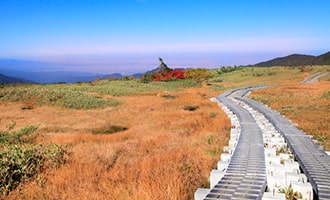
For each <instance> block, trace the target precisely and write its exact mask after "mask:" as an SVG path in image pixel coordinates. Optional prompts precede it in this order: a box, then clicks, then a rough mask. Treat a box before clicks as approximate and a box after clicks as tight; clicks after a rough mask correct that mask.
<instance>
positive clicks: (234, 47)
mask: <svg viewBox="0 0 330 200" xmlns="http://www.w3.org/2000/svg"><path fill="white" fill-rule="evenodd" d="M329 19H330V1H328V0H267V1H265V0H250V1H246V0H231V1H225V0H171V1H169V0H85V1H81V0H69V1H65V0H49V1H43V0H15V1H13V0H0V26H1V33H0V44H1V45H0V59H22V60H34V61H46V62H55V63H62V64H63V63H64V64H68V65H66V66H65V67H63V66H64V65H62V64H61V65H57V68H56V66H54V69H55V68H56V69H57V70H71V71H75V70H80V71H97V72H104V73H109V72H110V73H114V72H119V73H123V72H124V73H133V72H143V71H146V70H150V69H153V68H155V67H157V66H158V64H159V63H158V57H162V58H163V59H164V61H165V62H166V63H167V64H168V65H169V66H170V67H206V68H214V67H220V66H227V65H231V66H233V65H249V64H255V63H258V62H261V61H265V60H269V59H272V58H275V57H282V56H287V55H289V54H295V53H298V54H308V55H320V54H322V53H325V52H327V51H329V44H330V26H329V21H328V20H329ZM62 68H63V69H62ZM45 70H49V69H45Z"/></svg>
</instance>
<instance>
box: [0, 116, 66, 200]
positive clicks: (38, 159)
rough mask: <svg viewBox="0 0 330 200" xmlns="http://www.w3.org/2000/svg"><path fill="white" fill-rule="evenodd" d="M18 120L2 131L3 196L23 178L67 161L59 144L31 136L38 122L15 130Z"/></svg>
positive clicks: (0, 181)
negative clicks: (39, 142) (43, 142)
mask: <svg viewBox="0 0 330 200" xmlns="http://www.w3.org/2000/svg"><path fill="white" fill-rule="evenodd" d="M15 125H16V123H15V122H14V123H13V124H11V125H9V126H7V130H5V131H0V133H1V134H0V198H1V197H2V196H5V195H7V194H8V193H9V192H10V191H11V190H13V189H15V188H16V187H17V186H18V185H19V184H20V183H21V182H22V181H25V180H28V179H30V178H33V177H36V176H37V175H38V174H39V173H40V172H42V171H44V170H45V169H46V168H47V167H59V166H60V165H61V164H62V163H64V155H65V150H64V149H63V148H62V147H60V146H58V145H56V144H51V145H48V146H43V145H36V146H33V145H31V144H29V143H28V142H31V141H32V140H33V138H31V137H30V136H31V135H32V133H34V132H35V131H36V130H37V126H27V127H25V128H22V129H20V130H18V131H12V130H13V128H14V126H15Z"/></svg>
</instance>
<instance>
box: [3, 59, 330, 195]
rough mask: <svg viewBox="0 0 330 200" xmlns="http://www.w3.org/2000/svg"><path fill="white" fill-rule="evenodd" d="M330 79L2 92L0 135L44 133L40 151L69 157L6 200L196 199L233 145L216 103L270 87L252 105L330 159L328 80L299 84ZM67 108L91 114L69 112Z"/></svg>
mask: <svg viewBox="0 0 330 200" xmlns="http://www.w3.org/2000/svg"><path fill="white" fill-rule="evenodd" d="M328 69H329V66H328V67H313V68H312V70H311V71H308V72H305V71H301V70H300V69H299V68H288V67H274V68H244V69H240V70H238V71H232V72H228V73H223V74H217V72H216V71H213V70H211V71H210V74H211V77H212V78H210V79H209V80H207V81H206V82H205V83H203V84H202V83H196V82H194V81H191V80H182V81H175V82H150V83H142V82H139V81H138V80H126V81H117V80H115V81H114V80H98V81H95V82H91V83H77V84H67V85H66V84H61V85H16V86H14V85H12V86H2V88H1V90H0V109H1V117H2V118H1V124H0V128H3V124H10V122H11V121H13V120H15V121H17V124H19V125H20V126H23V127H24V126H27V125H30V124H38V125H39V129H38V138H37V141H38V142H40V143H42V144H45V145H46V144H49V143H56V144H59V145H61V146H64V147H66V149H67V151H68V155H69V156H68V159H67V162H66V163H65V164H64V165H63V166H61V167H60V168H59V169H57V170H48V171H47V172H45V173H43V174H42V175H41V177H44V178H43V180H46V181H44V182H43V183H42V184H40V181H38V180H34V181H30V182H28V183H25V184H24V185H23V186H22V187H21V188H20V190H19V191H14V192H13V193H11V194H10V195H9V196H8V199H23V198H25V199H146V200H148V199H192V198H193V194H194V192H195V191H196V189H197V188H199V187H206V186H207V185H208V184H209V182H208V178H209V173H210V171H211V169H215V168H216V162H217V161H218V160H219V154H220V153H221V151H222V148H223V146H224V145H227V144H228V139H229V138H228V137H229V130H230V127H231V125H230V121H229V120H228V118H227V116H226V115H225V114H224V113H223V111H222V110H221V109H220V108H219V107H218V106H217V105H216V104H215V103H212V102H210V100H209V99H210V98H211V97H215V96H217V95H219V94H220V93H222V92H223V91H225V90H226V89H228V88H233V87H241V86H249V85H256V84H272V85H273V86H272V87H269V88H266V89H262V90H257V91H255V92H253V94H252V96H253V98H256V99H258V100H260V101H262V102H264V103H266V104H268V105H270V106H271V107H272V108H274V109H276V110H279V111H280V112H281V113H283V114H285V116H286V117H287V118H289V119H291V120H292V121H293V123H295V124H296V125H297V126H298V127H299V128H301V129H303V130H304V131H306V132H307V133H308V134H312V135H314V137H315V138H316V139H318V140H319V141H320V142H321V143H322V145H324V146H325V148H326V149H329V121H330V119H329V114H328V113H329V108H330V105H329V98H328V96H329V88H330V85H329V79H330V78H329V75H328V76H326V77H323V78H321V80H322V81H321V82H318V83H315V84H301V83H300V81H302V80H303V79H304V78H306V77H307V76H309V75H311V74H313V73H315V72H317V71H326V70H328ZM66 93H69V94H66ZM64 99H67V101H69V102H73V103H72V104H73V105H79V104H82V105H87V106H88V107H71V106H66V105H70V104H64V102H65V101H64ZM88 99H90V101H91V103H90V104H89V103H88V101H89V100H88ZM97 100H100V102H103V103H105V104H103V105H102V103H101V104H98V103H97ZM28 102H32V104H31V105H32V106H31V105H30V104H29V105H28V104H27V103H28ZM110 102H116V103H115V104H111V103H110ZM22 107H27V108H29V107H30V109H24V110H22V109H21V108H22ZM72 108H75V109H72ZM190 108H193V109H192V111H190ZM118 127H121V128H122V129H117V128H118ZM113 130H115V131H114V132H112V131H113ZM93 133H94V134H93ZM95 133H97V134H95ZM68 179H69V180H70V181H68ZM6 198H7V197H6Z"/></svg>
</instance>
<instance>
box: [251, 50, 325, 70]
mask: <svg viewBox="0 0 330 200" xmlns="http://www.w3.org/2000/svg"><path fill="white" fill-rule="evenodd" d="M301 65H330V52H327V53H325V54H322V55H319V56H311V55H302V54H292V55H289V56H285V57H279V58H275V59H272V60H269V61H265V62H260V63H257V64H255V66H258V67H271V66H301Z"/></svg>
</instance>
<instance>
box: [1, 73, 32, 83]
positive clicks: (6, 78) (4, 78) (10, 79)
mask: <svg viewBox="0 0 330 200" xmlns="http://www.w3.org/2000/svg"><path fill="white" fill-rule="evenodd" d="M27 82H28V81H25V80H21V79H18V78H14V77H9V76H5V75H3V74H0V84H11V83H27Z"/></svg>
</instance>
